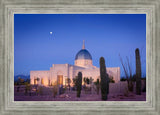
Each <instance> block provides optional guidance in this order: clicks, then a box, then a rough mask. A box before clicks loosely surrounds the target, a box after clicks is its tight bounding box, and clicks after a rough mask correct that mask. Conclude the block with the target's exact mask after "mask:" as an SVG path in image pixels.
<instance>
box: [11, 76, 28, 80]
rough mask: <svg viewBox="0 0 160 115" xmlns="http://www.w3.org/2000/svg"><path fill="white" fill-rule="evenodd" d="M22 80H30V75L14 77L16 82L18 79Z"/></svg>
mask: <svg viewBox="0 0 160 115" xmlns="http://www.w3.org/2000/svg"><path fill="white" fill-rule="evenodd" d="M19 77H20V78H21V79H24V81H26V80H27V79H30V75H16V76H14V81H17V80H18V78H19Z"/></svg>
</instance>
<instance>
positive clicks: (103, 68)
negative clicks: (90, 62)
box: [100, 57, 109, 100]
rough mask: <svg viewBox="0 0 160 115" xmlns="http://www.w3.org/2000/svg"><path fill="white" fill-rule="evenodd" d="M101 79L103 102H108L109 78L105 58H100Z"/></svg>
mask: <svg viewBox="0 0 160 115" xmlns="http://www.w3.org/2000/svg"><path fill="white" fill-rule="evenodd" d="M100 78H101V96H102V100H107V98H108V93H109V76H108V74H107V73H106V65H105V60H104V58H103V57H101V58H100Z"/></svg>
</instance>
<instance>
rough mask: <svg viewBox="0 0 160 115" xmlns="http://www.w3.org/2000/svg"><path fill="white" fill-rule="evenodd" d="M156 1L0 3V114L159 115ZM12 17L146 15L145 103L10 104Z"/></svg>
mask: <svg viewBox="0 0 160 115" xmlns="http://www.w3.org/2000/svg"><path fill="white" fill-rule="evenodd" d="M159 11H160V1H159V0H152V1H149V0H139V1H134V0H128V1H125V0H121V1H119V0H114V1H112V0H99V1H96V0H75V1H73V0H67V1H65V0H46V1H43V0H39V1H36V0H31V1H28V0H12V1H11V0H0V53H1V57H0V64H1V65H0V67H1V69H0V92H1V93H0V114H2V115H3V114H4V115H7V114H16V115H18V114H20V115H22V114H24V115H25V114H31V115H32V114H107V115H113V114H123V115H134V114H141V115H158V114H160V109H159V108H160V90H159V88H160V78H159V76H158V75H159V74H160V72H159V69H160V53H159V51H158V50H159V49H160V46H159V45H160V39H159V38H160V34H159V31H160V26H159V25H160V13H159ZM14 14H146V46H147V47H146V49H147V50H146V54H147V55H146V79H147V80H146V81H147V82H146V88H147V89H146V91H147V92H146V101H134V102H133V101H93V102H84V101H83V102H82V101H80V102H75V101H72V102H65V101H63V102H62V101H52V102H51V101H50V102H49V101H46V102H45V101H36V102H32V101H29V102H27V101H21V102H16V101H14V77H13V76H14Z"/></svg>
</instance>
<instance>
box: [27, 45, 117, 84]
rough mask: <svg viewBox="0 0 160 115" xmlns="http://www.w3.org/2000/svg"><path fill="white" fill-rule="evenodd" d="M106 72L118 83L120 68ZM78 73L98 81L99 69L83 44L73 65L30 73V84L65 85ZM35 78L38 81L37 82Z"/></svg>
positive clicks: (57, 66)
mask: <svg viewBox="0 0 160 115" xmlns="http://www.w3.org/2000/svg"><path fill="white" fill-rule="evenodd" d="M106 70H107V73H108V75H109V76H110V77H111V76H112V77H113V79H114V80H115V83H117V82H119V81H120V67H111V68H108V67H107V68H106ZM78 72H82V77H88V78H90V77H92V79H94V81H97V79H100V69H99V68H98V67H96V66H94V65H93V63H92V56H91V54H90V53H89V52H88V50H86V49H85V44H84V42H83V46H82V49H81V50H80V51H79V52H78V53H77V54H76V57H75V64H74V65H71V64H52V67H50V69H49V70H41V71H30V82H31V84H39V85H44V86H49V85H53V84H55V83H58V84H59V85H65V82H66V78H70V79H71V81H72V80H73V78H75V77H76V76H77V75H78ZM37 78H38V79H39V80H37ZM82 79H83V78H82ZM71 85H72V84H71Z"/></svg>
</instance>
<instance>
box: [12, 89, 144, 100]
mask: <svg viewBox="0 0 160 115" xmlns="http://www.w3.org/2000/svg"><path fill="white" fill-rule="evenodd" d="M14 100H15V101H102V100H101V94H99V95H97V94H96V93H94V94H85V92H83V91H82V93H81V97H80V98H77V97H76V91H72V92H66V93H64V94H61V95H57V96H56V97H55V98H54V97H53V96H52V95H36V93H32V95H31V96H29V94H28V95H24V92H16V91H15V96H14ZM107 101H146V93H144V92H142V94H141V95H136V94H134V93H131V92H130V93H129V94H128V96H124V95H123V94H109V95H108V100H107Z"/></svg>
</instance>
